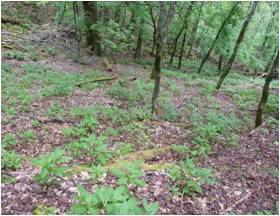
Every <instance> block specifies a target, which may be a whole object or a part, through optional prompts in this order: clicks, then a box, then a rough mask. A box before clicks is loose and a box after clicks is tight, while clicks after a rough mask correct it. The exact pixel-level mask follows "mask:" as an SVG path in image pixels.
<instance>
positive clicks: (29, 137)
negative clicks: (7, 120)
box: [19, 130, 35, 142]
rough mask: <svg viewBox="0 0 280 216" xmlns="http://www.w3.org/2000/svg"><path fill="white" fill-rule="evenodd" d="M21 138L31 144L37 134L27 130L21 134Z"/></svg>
mask: <svg viewBox="0 0 280 216" xmlns="http://www.w3.org/2000/svg"><path fill="white" fill-rule="evenodd" d="M19 136H20V138H22V139H23V140H24V141H25V142H31V141H32V140H34V139H35V134H34V132H33V131H32V130H26V131H22V132H20V133H19Z"/></svg>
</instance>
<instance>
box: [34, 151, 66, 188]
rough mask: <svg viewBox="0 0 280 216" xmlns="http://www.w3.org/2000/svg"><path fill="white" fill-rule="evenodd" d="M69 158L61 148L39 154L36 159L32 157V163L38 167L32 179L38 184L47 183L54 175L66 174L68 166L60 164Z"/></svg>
mask: <svg viewBox="0 0 280 216" xmlns="http://www.w3.org/2000/svg"><path fill="white" fill-rule="evenodd" d="M69 160H71V158H70V157H66V156H64V151H63V150H62V149H55V150H54V151H53V152H52V153H50V154H48V155H46V154H43V155H40V156H39V158H38V159H34V160H33V161H32V163H33V164H34V165H35V166H38V167H39V168H40V173H39V174H37V175H36V176H35V177H34V179H35V180H36V181H38V182H39V183H40V184H49V183H51V182H52V180H54V179H55V178H56V177H63V176H65V175H66V172H65V171H66V170H67V169H68V167H66V166H62V164H64V163H66V162H68V161H69Z"/></svg>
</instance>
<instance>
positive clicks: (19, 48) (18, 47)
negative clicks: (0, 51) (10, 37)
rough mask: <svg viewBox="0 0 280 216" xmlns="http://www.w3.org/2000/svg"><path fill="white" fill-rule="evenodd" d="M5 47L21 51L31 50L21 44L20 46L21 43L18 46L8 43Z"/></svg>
mask: <svg viewBox="0 0 280 216" xmlns="http://www.w3.org/2000/svg"><path fill="white" fill-rule="evenodd" d="M3 47H4V48H7V49H10V50H15V49H17V50H19V51H21V52H29V51H28V50H27V49H25V48H23V47H21V46H19V45H17V46H12V45H8V44H4V45H3Z"/></svg>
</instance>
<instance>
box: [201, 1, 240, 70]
mask: <svg viewBox="0 0 280 216" xmlns="http://www.w3.org/2000/svg"><path fill="white" fill-rule="evenodd" d="M238 4H239V2H236V3H235V4H234V6H233V7H232V9H231V10H230V12H229V14H228V16H227V17H226V19H225V20H224V22H223V23H222V25H221V27H220V29H219V31H218V32H217V34H216V37H215V39H214V41H213V43H212V45H211V47H210V49H209V50H208V52H207V54H206V56H205V57H204V58H203V60H202V61H201V64H200V66H199V68H198V71H197V73H200V72H201V69H202V67H203V65H204V64H205V62H206V61H207V59H208V58H209V56H210V54H211V52H212V50H213V48H214V47H215V44H216V42H217V40H218V39H219V36H220V34H221V32H222V30H223V29H224V27H225V25H226V24H227V22H228V20H229V19H230V18H231V16H232V14H233V12H234V11H235V8H236V7H237V5H238Z"/></svg>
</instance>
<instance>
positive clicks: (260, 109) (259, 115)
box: [255, 50, 279, 127]
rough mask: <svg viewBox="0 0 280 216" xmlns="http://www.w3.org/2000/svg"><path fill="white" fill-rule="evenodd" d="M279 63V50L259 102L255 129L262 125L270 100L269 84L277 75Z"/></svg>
mask: <svg viewBox="0 0 280 216" xmlns="http://www.w3.org/2000/svg"><path fill="white" fill-rule="evenodd" d="M278 61H279V50H278V51H277V55H276V57H275V59H274V62H273V65H272V67H271V70H270V72H269V74H268V75H267V77H266V79H265V83H264V86H263V91H262V96H261V100H260V102H259V105H258V110H257V114H256V121H255V127H258V126H260V125H261V124H262V114H263V109H264V107H265V104H266V102H267V99H268V93H269V84H270V82H271V80H272V79H273V78H274V76H275V74H276V68H277V65H278V64H279V62H278Z"/></svg>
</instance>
